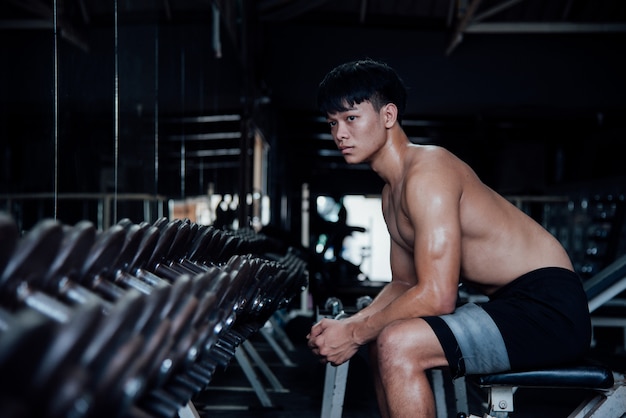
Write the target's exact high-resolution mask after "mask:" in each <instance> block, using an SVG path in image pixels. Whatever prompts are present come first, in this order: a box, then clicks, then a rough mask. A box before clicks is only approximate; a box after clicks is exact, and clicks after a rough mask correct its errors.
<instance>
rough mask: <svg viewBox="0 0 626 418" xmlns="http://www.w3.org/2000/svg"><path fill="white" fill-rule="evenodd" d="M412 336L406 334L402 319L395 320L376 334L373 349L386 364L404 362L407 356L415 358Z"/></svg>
mask: <svg viewBox="0 0 626 418" xmlns="http://www.w3.org/2000/svg"><path fill="white" fill-rule="evenodd" d="M412 340H413V338H412V337H411V336H409V335H407V329H406V327H405V326H404V324H403V321H396V322H393V323H391V324H389V325H387V326H386V327H385V328H383V330H382V331H381V332H380V334H379V335H378V338H377V340H376V347H375V348H374V351H375V352H376V354H377V357H378V359H379V364H380V361H381V360H384V361H385V362H386V363H387V364H389V363H390V362H391V363H399V364H406V362H407V361H408V358H409V356H411V357H413V358H415V353H416V352H419V350H416V349H417V347H415V346H414V345H413V344H412V343H411V341H412Z"/></svg>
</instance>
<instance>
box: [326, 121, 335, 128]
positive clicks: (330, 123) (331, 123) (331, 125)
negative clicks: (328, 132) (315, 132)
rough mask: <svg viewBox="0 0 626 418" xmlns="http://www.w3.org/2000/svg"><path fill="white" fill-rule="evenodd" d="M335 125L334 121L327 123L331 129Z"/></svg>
mask: <svg viewBox="0 0 626 418" xmlns="http://www.w3.org/2000/svg"><path fill="white" fill-rule="evenodd" d="M335 125H337V122H334V121H332V122H328V126H330V127H331V128H332V127H333V126H335Z"/></svg>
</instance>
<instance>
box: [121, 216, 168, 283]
mask: <svg viewBox="0 0 626 418" xmlns="http://www.w3.org/2000/svg"><path fill="white" fill-rule="evenodd" d="M159 240H160V231H159V229H158V228H157V227H155V226H148V228H147V229H146V231H145V232H144V235H143V239H142V241H141V243H140V244H139V248H138V249H137V252H136V253H135V256H134V257H133V260H132V261H131V262H130V264H129V267H128V271H129V273H130V274H132V275H133V276H134V277H137V278H138V279H139V280H142V281H144V282H145V283H147V284H149V285H151V286H153V287H167V286H170V284H171V282H170V281H168V280H166V279H164V278H162V277H160V276H157V275H156V274H154V273H152V272H151V271H149V270H147V269H146V267H147V265H148V263H149V261H150V259H151V257H152V254H153V253H154V251H155V248H156V246H157V244H158V242H159Z"/></svg>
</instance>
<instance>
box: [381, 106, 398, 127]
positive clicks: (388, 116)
mask: <svg viewBox="0 0 626 418" xmlns="http://www.w3.org/2000/svg"><path fill="white" fill-rule="evenodd" d="M381 111H382V112H383V117H384V118H385V119H384V120H385V128H391V127H392V126H393V125H394V123H396V121H397V120H398V107H397V106H396V105H395V104H393V103H387V104H386V105H384V106H383V108H382V109H381Z"/></svg>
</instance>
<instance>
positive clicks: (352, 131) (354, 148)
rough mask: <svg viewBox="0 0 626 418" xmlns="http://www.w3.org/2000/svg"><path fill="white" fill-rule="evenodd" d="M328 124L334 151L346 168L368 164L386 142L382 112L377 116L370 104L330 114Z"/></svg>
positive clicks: (365, 102)
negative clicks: (338, 154) (342, 158)
mask: <svg viewBox="0 0 626 418" xmlns="http://www.w3.org/2000/svg"><path fill="white" fill-rule="evenodd" d="M327 121H328V124H329V125H330V133H331V135H332V136H333V140H334V141H335V144H336V145H337V148H339V150H340V151H341V153H342V155H343V157H344V159H345V160H346V162H347V163H349V164H358V163H362V162H367V161H369V160H370V159H371V156H372V155H373V154H374V153H375V152H376V151H378V149H379V148H380V147H381V146H382V144H383V143H384V141H385V140H386V129H385V124H384V120H383V117H382V111H378V112H377V111H376V110H375V109H374V107H373V106H372V104H371V102H369V101H364V102H361V103H359V104H355V105H354V106H352V107H350V108H349V109H348V110H346V111H342V112H337V113H332V114H329V115H328V116H327Z"/></svg>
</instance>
